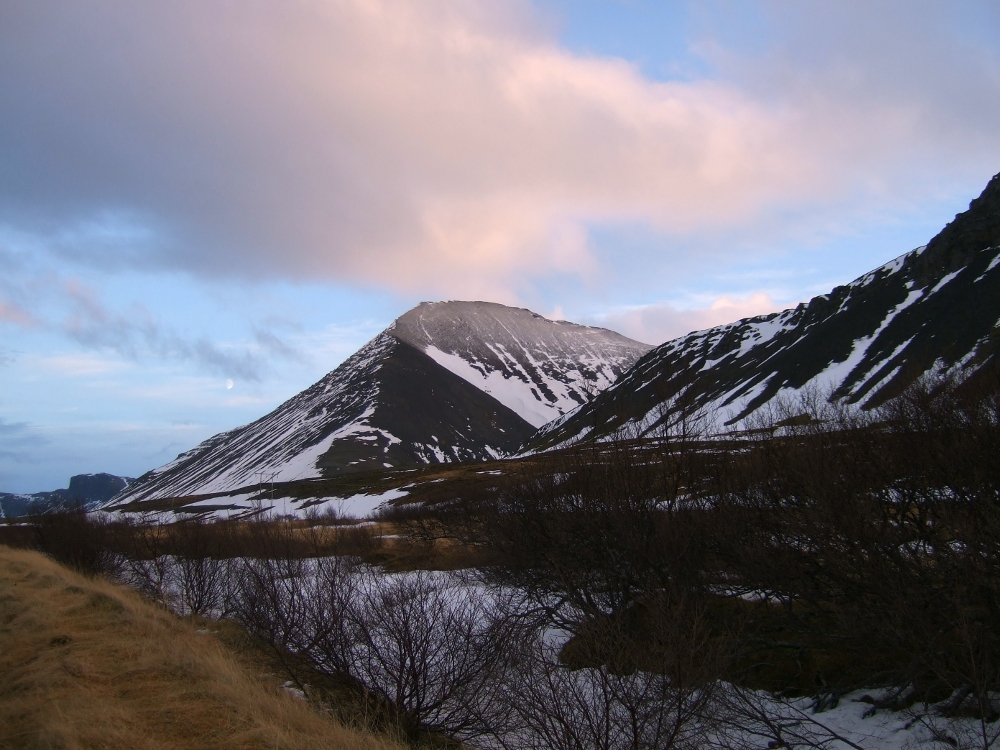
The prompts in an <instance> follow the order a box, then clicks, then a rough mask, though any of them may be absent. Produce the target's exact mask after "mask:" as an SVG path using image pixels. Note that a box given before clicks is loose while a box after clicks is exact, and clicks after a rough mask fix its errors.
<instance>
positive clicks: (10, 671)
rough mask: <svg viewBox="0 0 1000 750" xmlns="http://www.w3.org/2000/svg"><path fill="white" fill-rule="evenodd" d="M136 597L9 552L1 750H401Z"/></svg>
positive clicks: (0, 627)
mask: <svg viewBox="0 0 1000 750" xmlns="http://www.w3.org/2000/svg"><path fill="white" fill-rule="evenodd" d="M258 671H259V667H258V668H257V669H254V668H253V667H252V666H251V664H250V663H249V662H248V661H247V660H241V659H240V658H239V657H238V656H237V655H235V654H234V653H233V652H232V651H230V650H228V649H227V648H226V647H225V646H224V645H223V644H222V643H220V641H219V640H218V639H217V638H215V637H214V636H212V635H211V634H199V632H198V630H197V626H196V625H195V624H193V623H190V622H185V621H181V620H178V619H177V618H175V617H174V616H173V615H171V614H170V613H168V612H166V611H163V610H161V609H159V608H157V607H155V606H154V605H152V604H150V603H148V602H146V601H145V600H143V599H142V598H141V597H139V596H138V595H137V594H135V593H134V592H132V591H129V590H127V589H124V588H122V587H119V586H115V585H113V584H111V583H108V582H104V581H100V580H93V579H89V578H84V577H82V576H80V575H77V574H76V573H73V572H71V571H69V570H68V569H66V568H63V567H61V566H60V565H58V564H57V563H55V562H53V561H51V560H49V559H48V558H46V557H43V556H42V555H40V554H38V553H35V552H29V551H25V550H14V549H11V548H8V547H2V546H0V748H53V749H55V748H81V749H82V748H123V749H124V748H129V749H130V750H132V749H136V750H138V749H143V750H146V749H148V750H153V749H154V748H155V749H156V750H161V749H166V748H185V749H186V750H187V749H195V748H213V750H214V749H221V748H289V749H294V748H344V749H345V750H399V748H400V746H399V745H397V744H395V743H393V742H392V741H391V740H389V739H385V738H381V737H378V736H376V735H371V734H366V733H363V732H359V731H355V730H353V729H348V728H345V727H343V726H341V725H339V724H337V723H336V722H335V721H334V720H332V719H330V718H328V717H326V716H322V715H320V714H318V713H316V712H315V711H313V710H312V709H311V708H310V707H309V705H308V704H306V703H305V702H303V701H301V700H300V699H297V698H295V697H293V696H291V695H289V694H288V693H286V692H285V691H283V690H282V689H281V687H280V683H281V679H280V678H278V677H277V676H270V675H258V674H257V672H258Z"/></svg>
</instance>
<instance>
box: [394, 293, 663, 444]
mask: <svg viewBox="0 0 1000 750" xmlns="http://www.w3.org/2000/svg"><path fill="white" fill-rule="evenodd" d="M389 332H390V333H391V334H392V335H393V336H395V337H396V338H397V339H399V340H400V341H404V342H406V343H408V344H410V345H411V346H413V347H414V348H416V349H419V350H420V351H422V352H424V353H425V354H427V355H428V356H429V357H430V358H431V359H433V360H434V361H435V362H437V363H438V364H439V365H441V366H442V367H444V368H446V369H448V370H450V371H451V372H453V373H455V374H456V375H458V376H459V377H461V378H463V379H464V380H467V381H468V382H470V383H472V384H473V385H475V386H476V387H477V388H480V389H481V390H484V391H485V392H486V393H489V394H490V395H492V396H493V397H494V398H495V399H497V400H498V401H499V402H500V403H502V404H504V405H505V406H507V407H508V408H510V409H512V410H513V411H515V412H517V413H518V414H519V415H520V416H521V417H522V418H523V419H524V420H526V421H527V422H530V423H531V424H532V425H534V426H535V427H541V426H542V425H543V424H545V423H546V422H549V421H551V420H553V419H555V418H557V417H559V416H560V415H562V414H565V413H566V412H568V411H571V410H573V409H575V408H576V407H577V406H579V405H581V404H584V403H586V402H587V401H589V400H590V398H591V397H592V396H593V394H595V393H598V392H600V391H602V390H604V389H605V388H607V387H608V386H609V385H611V384H612V383H614V382H615V381H616V380H617V379H618V377H619V376H620V375H621V374H622V373H623V372H625V371H626V370H628V369H629V368H630V367H631V366H632V365H633V364H634V363H635V362H636V360H637V359H638V358H639V356H640V355H641V354H644V353H645V352H647V351H649V350H650V349H651V348H652V347H651V346H648V345H646V344H640V343H639V342H637V341H633V340H632V339H629V338H626V337H624V336H622V335H621V334H618V333H615V332H614V331H609V330H607V329H605V328H592V327H589V326H581V325H577V324H576V323H569V322H567V321H564V320H561V321H551V320H548V319H546V318H543V317H542V316H541V315H538V314H536V313H533V312H531V311H530V310H525V309H522V308H516V307H506V306H504V305H498V304H494V303H490V302H423V303H421V304H420V305H419V306H417V307H416V308H414V309H413V310H411V311H410V312H408V313H407V314H406V315H404V316H402V317H401V318H399V319H398V320H397V321H396V322H395V323H394V324H393V326H392V327H391V328H390V329H389Z"/></svg>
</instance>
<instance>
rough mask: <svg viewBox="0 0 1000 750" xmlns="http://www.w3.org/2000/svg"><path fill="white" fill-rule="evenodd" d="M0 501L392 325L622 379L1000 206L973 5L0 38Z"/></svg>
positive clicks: (218, 415) (179, 439)
mask: <svg viewBox="0 0 1000 750" xmlns="http://www.w3.org/2000/svg"><path fill="white" fill-rule="evenodd" d="M0 102H2V104H0V491H7V492H37V491H43V490H51V489H55V488H57V487H65V486H66V484H67V482H68V479H69V477H70V476H71V475H73V474H78V473H93V472H99V471H107V472H111V473H115V474H119V475H126V476H137V475H139V474H142V473H143V472H145V471H148V470H150V469H153V468H156V467H157V466H160V465H162V464H164V463H166V462H168V461H169V460H171V459H172V458H174V456H176V455H177V454H178V453H180V452H181V451H184V450H187V449H189V448H192V447H194V446H195V445H196V444H197V443H198V442H200V441H201V440H204V439H205V438H207V437H209V436H211V435H213V434H216V433H218V432H220V431H222V430H226V429H230V428H232V427H235V426H238V425H240V424H245V423H246V422H249V421H252V420H254V419H256V418H258V417H260V416H262V415H264V414H265V413H266V412H268V411H269V410H271V409H272V408H274V407H275V406H277V405H278V404H280V403H281V402H282V401H284V400H285V399H287V398H289V397H291V396H292V395H294V394H295V393H297V392H298V391H300V390H301V389H303V388H305V387H306V386H308V385H310V384H311V383H313V382H314V381H316V380H317V379H319V378H320V377H321V376H322V375H324V374H325V373H326V372H328V371H330V370H332V369H333V368H334V367H336V365H337V364H339V363H340V362H341V361H342V360H343V359H344V358H346V357H347V356H348V355H349V354H351V353H352V352H354V351H355V350H357V349H358V348H360V347H361V346H362V345H363V344H364V343H365V342H366V341H368V340H369V339H370V338H371V337H373V336H374V335H376V334H377V333H378V332H379V331H381V330H382V329H384V328H385V327H386V326H388V325H389V324H390V323H391V321H392V320H393V319H394V318H395V317H397V316H399V315H401V314H402V313H403V312H405V311H406V310H408V309H409V308H410V307H412V306H414V305H415V304H417V303H418V302H420V301H423V300H441V299H480V300H489V301H494V302H501V303H505V304H512V305H518V306H523V307H528V308H530V309H532V310H534V311H536V312H539V313H541V314H543V315H546V316H548V317H551V318H554V319H566V320H572V321H574V322H579V323H586V324H590V325H602V326H606V327H609V328H612V329H614V330H617V331H619V332H621V333H624V334H626V335H628V336H632V337H633V338H636V339H638V340H641V341H644V342H646V343H650V344H659V343H662V342H663V341H666V340H669V339H670V338H673V337H676V336H679V335H682V334H684V333H687V332H688V331H691V330H696V329H701V328H706V327H710V326H713V325H718V324H722V323H727V322H731V321H733V320H737V319H739V318H741V317H746V316H750V315H759V314H764V313H768V312H772V311H775V310H780V309H783V308H785V307H788V306H792V305H794V304H797V303H798V302H800V301H804V300H808V299H809V298H810V297H812V296H814V295H816V294H822V293H823V292H825V291H828V290H829V289H831V288H832V287H833V286H836V285H837V284H841V283H845V282H847V281H850V280H851V279H853V278H856V277H858V276H860V275H862V274H863V273H865V272H866V271H868V270H870V269H872V268H874V267H877V266H879V265H881V264H883V263H885V262H887V261H888V260H890V259H892V258H893V257H896V256H898V255H900V254H902V253H904V252H907V251H909V250H911V249H913V248H914V247H917V246H920V245H922V244H925V243H926V242H927V241H928V240H929V239H930V238H931V237H932V236H933V235H934V234H936V233H937V231H939V230H940V229H941V227H943V226H944V224H945V223H947V222H948V221H950V220H951V219H952V218H953V217H954V215H955V214H956V213H958V212H960V211H963V210H965V209H966V208H967V206H968V203H969V201H970V200H971V199H972V198H974V197H976V196H977V195H978V194H979V193H980V192H981V191H982V189H983V187H985V185H986V183H987V181H988V180H989V178H990V177H991V176H992V175H993V174H995V173H997V172H1000V128H998V127H997V125H996V124H997V122H1000V6H998V5H997V3H996V2H995V0H982V1H981V2H974V1H969V2H962V1H961V0H947V1H940V2H930V1H927V0H905V1H898V2H897V1H895V0H884V1H882V2H878V3H872V2H870V0H838V2H819V1H818V0H816V1H813V0H784V1H778V0H773V1H772V0H746V1H744V2H739V1H737V0H732V1H729V2H723V1H721V0H719V1H716V0H698V2H683V1H677V2H670V1H669V0H660V1H659V2H653V1H652V0H391V1H390V0H242V1H241V2H236V1H235V0H171V1H170V2H166V1H165V0H164V1H162V2H159V1H153V2H148V3H145V2H144V3H135V2H131V0H38V1H37V2H13V1H11V2H3V3H0Z"/></svg>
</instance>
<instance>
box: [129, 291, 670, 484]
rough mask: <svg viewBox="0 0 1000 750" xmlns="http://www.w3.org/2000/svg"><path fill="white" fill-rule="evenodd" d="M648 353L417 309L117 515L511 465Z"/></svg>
mask: <svg viewBox="0 0 1000 750" xmlns="http://www.w3.org/2000/svg"><path fill="white" fill-rule="evenodd" d="M650 348H651V347H649V346H647V345H646V344H640V343H639V342H637V341H632V340H631V339H627V338H625V337H624V336H621V335H619V334H617V333H614V332H612V331H607V330H604V329H601V328H590V327H587V326H581V325H576V324H574V323H567V322H565V321H551V320H547V319H546V318H543V317H542V316H540V315H537V314H535V313H533V312H531V311H530V310H524V309H521V308H513V307H506V306H504V305H498V304H494V303H489V302H437V303H427V302H425V303H422V304H420V305H419V306H417V307H416V308H414V309H413V310H410V311H409V312H407V313H406V314H405V315H403V316H401V317H400V318H398V319H397V320H396V321H395V322H394V323H393V324H392V325H391V326H390V327H389V328H388V329H386V330H385V331H383V332H382V333H380V334H379V335H378V336H376V337H375V338H374V339H372V341H370V342H369V343H368V344H366V345H365V346H364V347H362V348H361V349H360V350H359V351H358V352H357V353H355V354H354V355H352V356H351V357H350V358H348V359H347V360H346V361H345V362H344V363H343V364H342V365H340V366H339V367H338V368H337V369H335V370H333V371H332V372H330V373H329V374H327V375H326V376H325V377H324V378H322V379H321V380H320V381H319V382H317V383H316V384H315V385H313V386H311V387H309V388H307V389H306V390H304V391H302V392H301V393H299V394H298V395H296V396H294V397H292V398H291V399H289V400H288V401H286V402H285V403H283V404H282V405H281V406H279V407H278V408H277V409H275V410H274V411H272V412H271V413H270V414H268V415H266V416H264V417H262V418H261V419H258V420H257V421H256V422H253V423H251V424H248V425H245V426H243V427H238V428H236V429H234V430H229V431H228V432H223V433H221V434H219V435H216V436H214V437H211V438H209V439H208V440H206V441H205V442H203V443H202V444H201V445H198V446H197V447H195V448H194V449H192V450H190V451H188V452H186V453H182V454H181V455H180V456H178V457H177V458H176V459H175V460H174V461H172V462H170V463H169V464H167V465H166V466H163V467H161V468H159V469H156V470H155V471H151V472H149V473H147V474H144V475H143V476H141V477H139V479H138V480H136V481H135V482H134V483H133V484H131V485H130V486H129V487H128V488H127V490H126V491H125V492H124V493H122V495H120V496H118V497H117V498H116V503H119V502H128V501H135V500H147V499H154V498H163V497H177V496H190V495H195V494H207V493H216V492H225V491H231V490H233V489H235V488H240V487H251V486H255V485H257V484H258V483H260V482H287V481H292V480H297V479H303V478H310V477H320V476H331V475H334V474H337V473H341V472H357V471H361V470H366V469H368V470H370V469H383V468H394V467H405V466H414V465H423V464H429V463H448V462H452V461H481V460H487V459H491V458H497V457H500V456H504V455H508V454H510V453H512V452H514V451H516V450H517V449H518V448H519V447H520V446H521V445H522V444H523V443H524V441H526V440H527V439H528V438H529V437H530V436H531V435H532V434H533V433H534V432H535V428H536V427H538V426H539V425H541V424H544V423H545V422H547V421H549V420H550V419H552V418H554V417H558V416H559V415H561V414H564V413H566V412H568V411H570V410H571V409H573V408H574V407H576V406H578V405H580V404H582V403H585V402H586V401H587V400H588V398H590V397H591V396H592V395H593V394H594V393H596V392H598V391H600V390H602V389H604V388H606V387H607V386H609V385H610V384H611V383H613V382H614V381H615V379H616V378H617V377H618V376H619V375H621V374H622V373H623V372H625V371H626V370H627V369H628V368H629V367H631V366H632V365H633V364H634V363H635V361H636V360H637V359H638V358H639V357H640V356H641V355H642V354H643V353H645V352H646V351H648V350H649V349H650Z"/></svg>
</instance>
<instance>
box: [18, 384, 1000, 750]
mask: <svg viewBox="0 0 1000 750" xmlns="http://www.w3.org/2000/svg"><path fill="white" fill-rule="evenodd" d="M827 396H828V394H818V393H813V394H809V395H807V396H806V397H804V398H799V399H797V400H796V401H795V402H788V403H784V404H779V405H778V406H776V407H775V408H774V409H772V410H770V411H769V412H768V413H767V414H764V415H762V416H758V417H757V418H755V420H754V422H753V423H750V424H746V425H742V429H741V430H740V431H738V432H725V433H723V432H721V431H720V430H719V429H718V427H717V426H716V425H713V424H711V422H710V420H709V419H708V418H707V417H706V415H704V414H699V413H696V412H694V411H693V410H692V409H690V408H688V407H687V405H686V404H684V403H683V399H675V400H673V401H672V402H669V403H667V404H666V405H665V406H664V407H663V409H662V412H661V413H660V414H659V415H658V419H657V420H656V421H657V422H658V427H657V428H656V430H654V431H652V432H651V433H646V434H643V435H637V434H633V435H629V434H619V435H617V436H615V438H614V439H612V440H607V441H602V442H599V443H589V444H588V443H580V444H578V445H576V446H574V447H573V448H571V449H566V450H562V451H559V452H557V453H553V454H549V455H546V457H544V459H523V460H514V461H510V462H508V464H507V469H506V470H505V474H504V476H503V477H502V480H501V482H500V484H499V485H498V486H497V487H496V488H495V489H494V490H493V491H489V492H483V493H480V494H478V495H475V496H470V497H466V498H464V499H463V501H462V502H451V503H444V504H439V505H436V506H431V507H427V506H424V507H415V506H401V507H398V508H395V509H390V510H388V511H386V512H384V513H383V514H382V517H381V518H380V519H378V520H379V523H380V525H381V527H385V526H390V527H391V528H392V530H393V532H394V535H395V536H399V537H401V538H402V539H401V540H399V541H400V544H403V545H405V546H406V549H408V550H410V552H411V553H412V554H410V556H409V557H405V556H404V557H399V556H396V557H392V556H388V555H386V553H385V548H384V544H385V542H384V540H382V539H381V537H380V536H379V533H378V531H375V530H374V529H378V528H380V526H372V525H367V526H366V525H350V524H344V523H336V522H335V519H331V518H320V517H314V518H311V519H306V520H305V521H303V520H301V519H300V520H291V519H276V518H268V517H265V516H263V515H262V516H260V517H258V518H257V519H256V520H250V521H243V522H230V521H209V520H205V519H201V518H197V517H191V518H186V519H184V520H181V521H178V522H177V523H174V524H169V525H164V524H160V525H156V524H147V523H143V522H142V521H141V519H138V520H136V519H133V520H121V519H118V520H111V521H107V520H106V521H100V520H98V519H96V518H94V517H89V518H85V517H83V516H68V515H48V516H42V517H39V518H36V519H35V520H34V524H33V525H32V526H30V527H19V528H17V529H15V528H11V529H8V530H7V533H8V534H15V533H20V534H21V535H22V538H21V539H20V542H21V543H22V544H31V545H34V546H37V547H39V548H40V549H42V550H44V551H46V552H48V553H49V554H50V555H52V556H53V557H55V558H56V559H57V560H60V561H63V562H65V563H68V564H70V565H72V566H74V567H76V568H78V569H80V570H83V571H87V572H90V573H101V574H105V575H109V576H111V577H114V578H117V579H118V580H121V581H124V582H127V583H129V584H131V585H132V586H135V587H137V588H138V589H140V590H141V591H143V592H144V593H146V594H147V595H148V596H149V597H151V598H152V599H154V600H156V601H159V602H162V603H164V604H166V605H168V606H170V607H171V608H172V609H173V610H174V611H175V612H177V613H178V614H181V615H184V616H197V617H211V618H214V619H215V620H217V621H234V622H236V623H239V624H240V625H241V626H242V627H243V628H245V630H246V631H247V632H249V633H250V634H252V636H253V637H254V638H255V639H257V642H258V643H259V644H260V645H261V647H262V648H264V649H266V650H267V651H268V653H269V655H270V656H269V658H271V659H272V660H273V662H274V663H275V664H278V665H280V668H281V669H282V670H283V672H284V674H285V675H286V676H287V679H288V680H289V684H291V685H294V686H295V687H296V689H298V690H300V691H301V692H302V694H303V695H305V696H306V697H307V698H308V699H309V700H310V701H311V702H312V703H313V705H314V706H316V707H317V708H319V709H321V710H324V711H328V712H329V711H332V712H334V713H337V714H338V715H339V716H340V717H341V718H342V719H343V720H345V721H348V722H353V723H355V724H358V725H364V726H365V727H367V728H380V729H383V730H391V731H393V732H396V733H397V734H398V736H400V737H402V738H405V739H406V740H408V741H410V742H413V743H432V744H436V743H445V744H447V743H450V742H459V743H465V744H468V745H472V746H476V747H482V748H498V749H499V750H535V749H536V748H538V749H541V748H554V749H555V750H626V749H628V750H645V749H646V748H649V750H652V749H653V748H692V749H693V748H702V747H705V748H710V747H719V748H722V747H726V748H757V747H835V746H839V747H863V746H864V743H860V744H859V742H858V740H857V739H856V738H854V739H851V738H849V737H846V736H841V735H840V734H838V732H837V730H836V729H835V728H833V727H832V726H830V725H829V724H828V723H826V722H825V721H824V715H825V711H827V710H828V709H830V708H832V707H835V706H836V705H837V704H838V702H839V701H841V700H842V699H845V696H848V695H850V696H852V697H851V698H850V699H851V700H860V701H863V702H864V703H866V704H867V705H868V710H869V711H870V712H871V713H872V714H875V713H886V712H896V713H898V714H900V715H903V716H906V717H907V719H908V720H909V721H911V722H912V723H913V725H915V726H917V725H919V726H920V727H922V729H923V735H922V736H923V737H924V738H926V739H927V741H928V742H931V743H932V744H933V743H937V744H940V745H941V746H948V747H961V748H983V749H985V748H990V747H994V746H996V745H997V744H998V742H997V740H998V737H1000V721H998V718H1000V514H998V511H1000V494H998V493H1000V460H997V448H998V446H1000V377H998V375H997V373H996V371H995V370H987V369H982V370H980V371H979V373H978V374H977V375H976V376H974V377H972V378H968V379H966V380H963V381H958V380H954V379H928V378H925V379H923V380H921V381H919V382H917V383H916V384H915V385H913V386H912V387H910V388H908V389H907V390H906V391H904V392H902V393H900V394H899V395H897V396H896V397H894V398H892V399H889V400H887V401H885V402H884V403H883V404H881V405H880V406H877V407H875V408H871V409H868V410H861V409H858V408H856V407H852V406H850V405H848V404H845V403H843V402H838V401H837V400H831V399H829V398H828V397H827ZM8 541H17V540H16V539H14V538H13V537H8ZM441 550H447V555H448V556H447V562H448V563H450V564H435V562H437V563H440V562H442V559H443V558H438V557H436V554H437V553H436V552H435V551H441ZM456 550H459V551H461V554H457V553H456ZM418 553H419V554H418ZM401 560H403V561H404V562H405V561H407V560H408V561H409V562H410V563H413V564H410V565H408V566H406V567H409V568H410V569H409V570H405V571H400V570H398V568H399V567H400V561H401ZM456 560H457V561H459V562H458V563H456ZM414 561H418V562H417V563H414ZM456 564H458V565H468V566H470V567H465V568H464V569H463V570H460V571H447V570H440V568H447V567H455V565H456ZM393 565H395V567H396V568H397V569H392V568H393ZM435 567H437V568H439V569H438V570H431V568H435ZM414 568H420V569H414ZM837 743H840V744H839V745H838V744H837Z"/></svg>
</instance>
